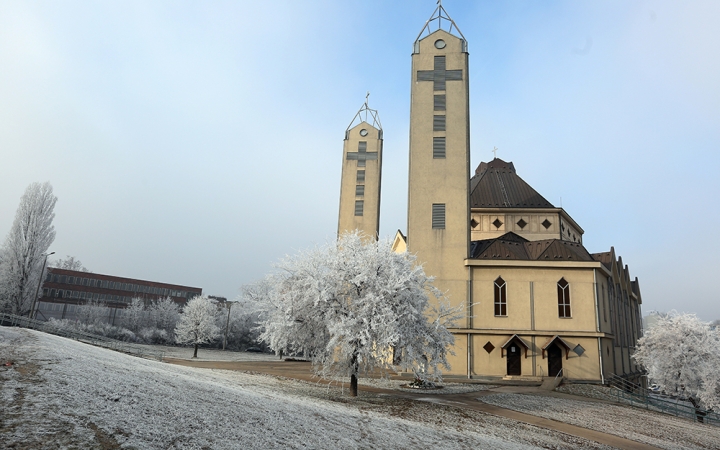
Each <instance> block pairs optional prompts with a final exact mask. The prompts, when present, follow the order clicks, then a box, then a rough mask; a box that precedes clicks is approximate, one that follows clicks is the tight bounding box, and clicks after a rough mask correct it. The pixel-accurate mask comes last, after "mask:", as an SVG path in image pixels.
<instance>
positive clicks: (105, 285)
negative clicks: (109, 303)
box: [101, 280, 108, 289]
mask: <svg viewBox="0 0 720 450" xmlns="http://www.w3.org/2000/svg"><path fill="white" fill-rule="evenodd" d="M101 286H102V288H103V289H107V288H108V282H107V280H103V281H102V283H101Z"/></svg>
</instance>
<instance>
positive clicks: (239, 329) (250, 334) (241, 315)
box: [217, 299, 265, 350]
mask: <svg viewBox="0 0 720 450" xmlns="http://www.w3.org/2000/svg"><path fill="white" fill-rule="evenodd" d="M230 305H232V307H231V308H230V309H229V314H228V313H226V312H223V313H222V314H220V315H218V322H217V324H218V327H220V328H221V331H222V332H223V333H227V348H230V349H234V350H245V349H247V348H248V347H265V344H264V343H263V342H262V341H260V339H259V337H260V330H259V325H260V319H259V316H260V312H259V311H258V310H257V309H256V308H254V306H253V304H251V303H249V302H248V301H247V300H246V299H238V300H237V301H234V302H229V303H226V308H228V307H229V306H230Z"/></svg>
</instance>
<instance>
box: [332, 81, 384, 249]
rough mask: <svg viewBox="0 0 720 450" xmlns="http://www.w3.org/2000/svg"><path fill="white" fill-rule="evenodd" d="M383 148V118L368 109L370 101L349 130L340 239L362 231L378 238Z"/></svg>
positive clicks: (345, 144)
mask: <svg viewBox="0 0 720 450" xmlns="http://www.w3.org/2000/svg"><path fill="white" fill-rule="evenodd" d="M368 95H369V94H368ZM382 145H383V132H382V125H380V117H379V116H378V113H377V111H376V110H374V109H370V108H369V107H368V102H367V98H366V99H365V103H364V104H363V106H362V107H361V108H360V110H359V111H358V112H357V114H355V117H354V118H353V120H352V122H350V126H348V128H347V130H345V140H344V142H343V156H342V178H341V181H340V214H339V218H338V236H339V235H341V234H342V233H343V232H346V231H354V230H360V231H362V232H363V233H364V234H365V235H366V236H367V237H368V238H369V239H377V238H378V234H379V233H380V179H381V174H382Z"/></svg>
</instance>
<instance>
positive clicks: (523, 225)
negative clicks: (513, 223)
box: [517, 219, 527, 229]
mask: <svg viewBox="0 0 720 450" xmlns="http://www.w3.org/2000/svg"><path fill="white" fill-rule="evenodd" d="M525 225H527V222H525V221H524V220H522V219H520V220H518V221H517V226H519V227H520V229H523V228H525Z"/></svg>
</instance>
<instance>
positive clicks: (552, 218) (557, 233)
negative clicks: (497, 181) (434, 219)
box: [470, 208, 584, 243]
mask: <svg viewBox="0 0 720 450" xmlns="http://www.w3.org/2000/svg"><path fill="white" fill-rule="evenodd" d="M496 219H498V220H500V222H502V225H500V226H499V227H496V226H495V224H494V222H495V220H496ZM520 219H522V220H524V221H525V222H526V223H527V225H525V227H523V228H520V225H518V222H519V221H520ZM471 220H474V221H475V222H476V223H477V225H475V227H472V225H471V229H470V233H471V240H473V241H479V240H483V239H494V238H497V237H500V236H502V235H503V234H505V233H508V232H513V233H515V234H517V235H520V236H522V237H524V238H525V239H527V240H529V241H540V240H543V239H562V240H564V241H571V242H579V243H582V235H583V233H584V231H583V230H582V229H581V228H580V227H579V226H577V225H576V224H574V221H572V219H571V218H570V217H569V216H568V215H567V213H566V212H565V211H563V210H562V209H561V208H553V209H548V208H543V209H540V208H473V209H472V211H471ZM545 220H547V221H548V222H550V224H551V225H550V226H549V227H548V228H547V229H546V228H545V227H544V226H543V225H542V223H543V222H544V221H545ZM573 236H574V237H575V238H574V239H573Z"/></svg>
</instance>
